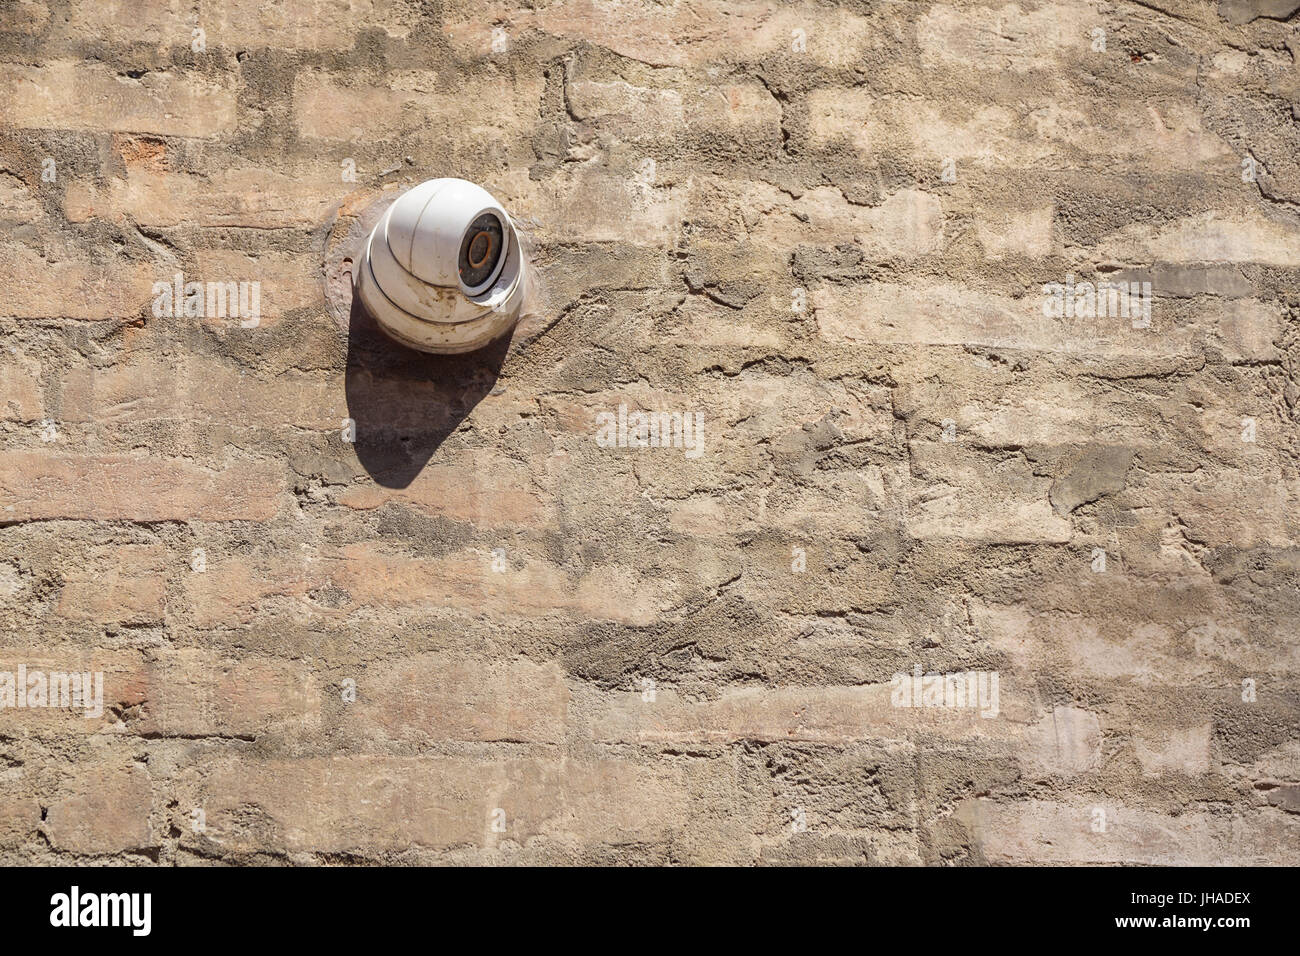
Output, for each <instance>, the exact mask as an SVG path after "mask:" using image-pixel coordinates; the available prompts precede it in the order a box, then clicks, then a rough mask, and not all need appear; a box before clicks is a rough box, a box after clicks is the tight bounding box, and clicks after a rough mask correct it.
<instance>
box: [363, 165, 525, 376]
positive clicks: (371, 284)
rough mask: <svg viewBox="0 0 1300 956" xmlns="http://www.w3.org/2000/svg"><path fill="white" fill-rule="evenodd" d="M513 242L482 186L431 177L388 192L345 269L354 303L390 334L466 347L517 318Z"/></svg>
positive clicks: (419, 345) (418, 342)
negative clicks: (384, 207)
mask: <svg viewBox="0 0 1300 956" xmlns="http://www.w3.org/2000/svg"><path fill="white" fill-rule="evenodd" d="M525 270H526V265H525V262H524V253H523V248H522V246H521V244H520V241H519V234H518V231H517V230H516V229H515V226H514V223H513V221H512V220H511V219H510V216H509V215H508V214H507V213H506V211H505V209H504V208H502V206H501V204H500V203H499V202H497V201H496V200H495V199H494V198H492V195H491V193H489V192H488V191H487V190H486V189H484V188H483V187H482V186H477V185H475V184H474V183H471V182H467V181H466V180H464V179H431V180H428V181H427V182H423V183H420V184H419V185H418V186H415V187H414V188H412V189H410V190H408V191H407V192H405V193H403V194H402V195H401V196H399V197H398V199H397V201H396V202H394V203H393V205H392V206H390V207H389V209H388V211H387V212H386V213H384V215H383V217H382V218H381V219H380V220H379V222H378V224H376V226H375V228H374V229H373V230H372V231H371V233H370V235H369V236H368V237H367V239H366V243H365V246H364V248H363V249H362V252H361V255H360V257H359V259H358V262H357V266H356V269H355V273H354V282H355V285H356V291H357V294H358V295H359V296H360V298H361V303H362V305H364V306H365V308H366V311H368V312H369V313H370V314H371V315H372V316H373V317H374V319H375V321H376V322H378V323H379V327H380V328H382V329H383V330H384V332H386V333H387V334H388V335H389V336H390V337H391V338H393V339H395V340H396V341H398V342H401V343H402V344H403V345H407V346H409V347H411V348H413V349H418V350H420V351H422V352H436V353H442V354H454V353H459V352H472V351H474V350H475V349H480V348H482V347H483V346H485V345H487V344H489V343H490V342H492V341H493V340H495V339H496V338H498V337H499V336H501V335H504V334H505V333H506V332H507V331H509V330H510V329H511V328H512V327H513V326H514V324H515V322H517V321H518V319H519V311H520V308H521V307H522V305H523V299H524V288H525V281H524V280H525Z"/></svg>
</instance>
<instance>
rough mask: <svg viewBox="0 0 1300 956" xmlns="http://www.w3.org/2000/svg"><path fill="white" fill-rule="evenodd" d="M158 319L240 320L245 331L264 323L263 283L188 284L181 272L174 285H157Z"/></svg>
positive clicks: (169, 283) (156, 305) (171, 282)
mask: <svg viewBox="0 0 1300 956" xmlns="http://www.w3.org/2000/svg"><path fill="white" fill-rule="evenodd" d="M152 295H153V297H154V300H153V314H154V318H157V319H162V318H169V319H177V318H187V319H224V318H232V319H239V320H240V322H239V325H240V327H241V328H245V329H255V328H257V326H258V325H260V324H261V321H262V283H260V282H257V281H252V282H245V281H242V280H241V281H239V282H208V283H203V282H186V281H185V275H184V273H181V272H178V273H176V274H175V275H174V276H172V280H171V281H170V282H155V283H154V284H153V292H152Z"/></svg>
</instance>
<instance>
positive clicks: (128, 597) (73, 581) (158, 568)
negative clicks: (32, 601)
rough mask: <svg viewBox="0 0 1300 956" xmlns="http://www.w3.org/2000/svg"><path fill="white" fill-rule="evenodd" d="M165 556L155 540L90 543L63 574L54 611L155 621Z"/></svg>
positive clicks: (86, 616) (161, 595) (159, 615)
mask: <svg viewBox="0 0 1300 956" xmlns="http://www.w3.org/2000/svg"><path fill="white" fill-rule="evenodd" d="M166 556H167V552H166V550H165V549H163V548H161V547H159V546H157V545H130V544H128V545H121V546H119V547H103V548H95V549H93V550H92V551H91V553H90V554H88V555H87V556H86V558H85V562H84V563H83V564H76V565H74V566H73V567H72V568H71V569H70V570H69V572H68V573H67V574H66V575H65V578H64V582H63V589H62V590H61V591H60V592H59V603H58V605H57V606H56V611H57V612H58V613H59V614H60V615H62V616H63V617H66V618H71V619H72V620H76V621H122V622H130V623H150V622H156V621H161V620H162V618H163V611H164V604H165V597H166V575H165V568H164V561H165V560H166Z"/></svg>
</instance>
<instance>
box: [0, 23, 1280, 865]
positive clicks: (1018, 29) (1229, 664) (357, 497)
mask: <svg viewBox="0 0 1300 956" xmlns="http://www.w3.org/2000/svg"><path fill="white" fill-rule="evenodd" d="M1294 6H1295V3H1294V2H1287V0H1222V2H1220V3H1217V4H1215V3H1206V2H1193V0H1163V2H1162V3H1159V4H1154V3H1153V4H1137V3H1129V2H1118V3H1086V2H1077V3H1066V2H1055V3H1053V2H1035V0H1022V2H1021V3H1006V4H1000V3H996V2H994V3H991V4H983V3H964V2H959V3H927V2H914V3H909V2H895V3H868V2H848V0H846V2H842V3H838V4H834V3H812V2H810V3H802V4H800V3H772V2H764V0H760V2H754V0H741V2H738V3H737V2H731V0H725V2H724V0H696V2H687V0H680V2H677V3H664V4H661V3H655V2H651V0H628V2H625V3H621V4H618V5H614V4H606V3H601V2H592V0H557V2H549V3H541V2H539V3H538V4H537V9H533V8H532V5H530V4H526V3H509V2H507V3H501V4H487V5H484V4H481V3H477V2H475V3H471V2H468V0H447V2H446V3H442V4H439V3H436V2H434V3H427V4H422V3H419V2H416V0H315V2H307V0H303V2H298V3H291V2H287V0H279V2H276V0H203V2H195V3H181V2H175V0H172V2H155V0H116V2H91V0H85V2H68V0H3V2H0V124H2V125H0V228H2V229H3V235H2V237H0V276H3V278H4V280H5V287H4V289H3V294H0V346H3V349H2V350H0V416H2V418H3V421H2V422H0V441H2V442H3V446H4V450H3V454H0V525H2V527H0V626H2V627H3V635H4V637H3V642H2V643H3V647H2V648H0V670H3V669H8V670H9V671H16V669H17V667H18V666H19V665H20V664H23V665H25V666H26V667H27V668H28V670H29V671H31V670H38V669H45V670H73V669H76V670H86V671H92V672H93V671H102V672H103V674H104V712H103V714H102V716H99V717H97V718H93V719H87V718H86V717H85V716H83V715H81V714H80V713H76V712H72V711H69V710H59V709H50V708H45V709H22V710H20V709H17V708H16V707H15V708H12V709H10V708H2V709H0V858H3V859H4V860H5V861H8V862H21V861H30V862H40V863H51V862H56V861H89V860H108V859H111V860H119V861H130V862H142V863H146V862H159V863H183V864H188V863H203V862H209V861H228V862H270V863H274V862H285V861H292V862H312V861H315V862H322V861H356V862H362V861H367V862H368V861H383V862H427V861H448V862H516V861H525V862H555V861H585V862H597V863H605V862H638V863H666V862H695V863H714V862H729V863H742V864H748V863H754V862H759V863H771V862H865V863H929V864H940V863H982V862H991V863H1002V862H1017V863H1019V862H1040V863H1045V862H1089V863H1101V862H1104V863H1109V862H1124V863H1151V862H1174V863H1217V862H1244V863H1256V862H1263V863H1274V862H1282V861H1286V860H1294V858H1295V854H1296V851H1297V849H1300V818H1298V817H1297V816H1296V814H1297V812H1298V811H1300V734H1298V732H1297V730H1298V727H1297V725H1298V722H1300V690H1298V688H1297V684H1296V674H1297V669H1298V668H1297V663H1298V660H1297V657H1298V651H1297V646H1298V645H1297V637H1296V618H1297V611H1298V610H1300V595H1298V593H1297V584H1298V583H1300V547H1298V543H1297V542H1298V540H1300V518H1297V514H1298V512H1297V508H1296V505H1297V503H1298V502H1297V499H1298V498H1300V476H1298V474H1297V470H1296V455H1297V451H1298V450H1300V445H1298V443H1297V436H1296V431H1295V420H1296V403H1297V399H1298V397H1300V394H1298V392H1297V379H1296V367H1295V363H1296V360H1297V357H1298V355H1300V344H1298V340H1297V320H1298V319H1300V293H1298V292H1297V279H1298V278H1300V127H1298V126H1297V123H1298V122H1300V76H1298V74H1297V65H1296V56H1297V53H1300V35H1298V32H1297V25H1296V22H1295V21H1294V20H1292V21H1291V22H1286V18H1287V17H1288V16H1289V15H1290V14H1291V10H1290V9H1289V8H1292V7H1294ZM1157 8H1159V9H1157ZM1256 14H1261V15H1260V16H1256ZM196 29H201V30H202V31H203V33H202V34H201V35H199V36H198V38H197V39H196V35H195V34H194V33H193V31H194V30H196ZM1097 30H1100V31H1103V32H1102V33H1100V34H1099V33H1096V32H1094V31H1097ZM199 39H201V40H202V42H201V43H200V42H198V40H199ZM1103 47H1104V49H1103ZM196 48H199V49H196ZM1243 160H1247V161H1248V162H1246V163H1245V164H1243ZM349 163H351V164H352V165H354V166H355V170H356V176H355V182H349V181H347V179H346V178H345V175H344V174H345V172H346V170H348V169H349ZM437 175H457V176H462V177H465V178H468V179H472V180H476V181H479V182H481V183H483V184H484V185H486V186H487V187H488V188H489V189H491V190H492V191H494V192H495V193H496V194H497V195H498V196H499V198H500V199H501V200H502V201H503V202H504V203H505V204H506V206H507V208H509V209H511V210H512V211H513V212H515V213H516V214H517V215H518V216H519V217H520V219H521V221H522V222H523V224H524V225H525V227H526V228H527V230H528V233H529V235H530V237H531V241H532V243H533V245H534V264H535V267H536V269H537V275H538V278H539V283H540V285H539V291H538V296H537V298H536V303H535V308H534V309H533V311H532V312H531V314H530V315H529V316H528V317H527V318H526V319H525V321H524V322H523V323H522V325H521V327H520V329H519V330H518V332H517V334H516V335H515V337H514V339H513V341H512V342H511V344H510V346H509V350H508V352H503V350H501V349H497V350H493V351H491V352H489V353H488V354H487V355H483V356H476V357H473V358H470V359H458V360H449V359H437V358H427V357H420V356H417V355H414V354H412V353H404V352H402V351H401V350H400V349H398V348H396V347H395V346H389V345H386V344H385V343H384V342H383V341H382V340H381V339H379V338H378V337H377V335H376V333H375V332H374V330H373V328H372V327H370V326H369V324H368V323H366V322H365V321H364V317H352V318H349V316H348V314H347V304H346V296H345V295H344V296H343V297H342V299H340V293H341V292H342V291H344V290H341V289H339V288H338V287H337V286H334V287H332V288H331V289H330V290H329V292H328V294H327V291H326V285H327V283H326V282H325V280H324V264H325V262H326V260H327V258H329V257H331V256H333V257H334V258H335V259H336V260H338V259H341V258H342V257H343V256H345V255H346V253H347V248H346V242H345V237H346V235H347V232H348V227H349V226H353V225H355V220H356V217H357V216H359V215H360V214H361V213H362V212H363V211H365V210H367V209H371V210H373V208H374V206H375V203H376V202H378V201H379V200H381V199H383V198H384V197H387V198H390V199H391V197H392V196H394V195H396V192H397V191H398V190H399V189H400V188H403V187H405V186H409V185H411V184H413V183H415V182H417V181H419V180H420V179H424V178H429V177H432V176H437ZM178 272H179V273H182V274H183V275H184V277H185V278H186V279H187V280H195V281H202V282H209V281H220V282H237V281H240V280H245V281H257V282H259V283H260V288H261V314H260V316H259V320H258V322H257V323H256V325H252V324H251V323H248V322H244V323H241V322H240V321H236V320H231V319H229V318H219V317H206V316H197V317H186V316H184V315H183V314H182V315H180V316H178V317H171V316H167V315H164V316H158V315H155V311H154V304H155V295H154V291H153V288H152V287H153V283H155V282H158V281H162V282H169V281H171V279H172V277H173V275H174V274H176V273H178ZM1067 276H1073V277H1074V279H1075V280H1076V281H1080V282H1082V281H1085V280H1095V279H1097V278H1098V277H1099V276H1100V277H1103V278H1107V277H1108V278H1116V277H1121V276H1122V277H1124V278H1125V279H1134V280H1135V281H1138V282H1143V281H1147V282H1151V283H1152V290H1153V294H1154V299H1153V302H1152V310H1151V321H1150V324H1149V327H1147V328H1134V327H1133V323H1132V322H1131V321H1130V320H1129V319H1127V318H1122V317H1114V316H1110V317H1105V318H1089V317H1079V316H1070V317H1064V316H1062V317H1047V316H1045V315H1044V313H1043V308H1042V306H1043V301H1044V295H1043V291H1042V289H1043V286H1044V285H1045V284H1047V283H1053V282H1056V283H1064V282H1066V279H1067ZM244 325H250V326H251V327H243V326H244ZM620 404H626V405H627V406H629V408H631V409H633V410H635V409H637V408H649V409H663V410H668V411H677V412H683V413H686V412H689V413H698V414H700V415H702V416H703V432H702V438H703V446H702V447H703V451H702V453H701V454H699V455H698V456H694V455H688V454H687V453H686V450H685V449H667V448H658V449H656V448H650V449H635V448H618V447H614V448H608V447H602V445H601V444H600V443H599V442H598V441H597V415H598V414H600V413H601V412H610V411H616V410H617V409H618V407H619V405H620ZM347 419H350V420H352V421H353V422H355V427H356V442H355V444H353V443H349V442H348V441H345V440H344V438H343V427H344V422H345V420H347ZM1246 420H1249V421H1246ZM1252 427H1253V429H1254V432H1253V436H1252V435H1251V433H1250V430H1251V428H1252ZM1249 437H1253V439H1254V440H1253V441H1248V440H1244V439H1245V438H1249ZM1102 551H1104V552H1105V566H1104V570H1101V569H1100V567H1101V558H1100V557H1099V552H1102ZM801 561H802V563H803V564H804V569H803V570H802V571H801V570H798V568H799V566H800V563H801ZM918 666H919V667H920V668H922V669H923V670H925V671H927V672H929V671H936V672H944V673H951V672H963V671H971V670H975V671H985V672H996V673H997V675H998V676H999V680H1000V703H999V709H998V713H997V716H996V717H992V718H985V717H981V716H980V715H979V713H978V712H975V711H972V710H970V709H943V708H921V709H907V708H901V707H895V706H892V704H891V685H890V679H891V677H892V675H894V674H895V673H897V672H908V673H910V672H912V670H913V668H915V667H918ZM353 686H354V687H355V700H354V701H353V700H348V699H346V698H347V697H349V696H350V695H349V688H351V687H353ZM1252 687H1253V689H1254V694H1253V699H1251V698H1252V694H1251V688H1252ZM198 811H201V814H200V813H199V812H198ZM498 811H500V812H498ZM1103 817H1104V825H1103V823H1102V820H1103Z"/></svg>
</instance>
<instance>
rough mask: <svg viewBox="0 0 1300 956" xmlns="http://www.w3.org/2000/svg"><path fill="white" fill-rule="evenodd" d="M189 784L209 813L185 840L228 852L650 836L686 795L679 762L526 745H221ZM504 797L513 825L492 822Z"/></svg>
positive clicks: (664, 830)
mask: <svg viewBox="0 0 1300 956" xmlns="http://www.w3.org/2000/svg"><path fill="white" fill-rule="evenodd" d="M182 787H183V788H184V789H185V791H186V793H187V796H189V795H192V799H193V800H194V801H195V805H197V806H201V807H202V808H203V810H204V812H205V817H206V830H205V832H204V833H203V834H202V835H201V836H195V835H193V834H185V835H184V836H183V837H182V840H183V841H185V842H203V843H207V844H209V845H211V846H213V847H215V848H219V849H220V850H222V851H225V852H232V851H245V852H248V851H258V850H266V849H274V850H280V851H282V852H283V851H292V852H303V851H308V852H317V853H331V852H335V853H338V852H364V853H367V854H383V853H389V852H397V851H403V850H408V849H411V848H448V847H453V846H456V845H460V844H469V845H471V846H478V847H489V846H492V845H495V844H496V843H497V842H498V841H505V840H511V841H514V842H516V843H519V844H526V843H527V842H529V841H530V840H536V839H545V840H546V841H548V842H550V843H553V844H571V845H572V844H578V845H591V844H599V843H629V842H638V843H651V842H655V841H664V840H670V839H672V838H673V837H674V836H675V835H676V834H678V833H680V832H681V831H682V830H683V829H684V827H685V822H686V807H687V802H688V797H689V793H688V788H687V782H686V780H685V779H684V774H683V772H682V771H681V770H680V769H679V768H676V767H673V766H672V765H655V764H644V763H634V762H631V761H625V760H619V759H601V760H566V761H562V762H561V761H555V760H547V759H544V758H535V759H533V758H526V757H504V758H486V759H474V758H468V757H413V758H408V757H378V756H374V757H366V756H346V757H323V758H322V757H314V758H300V759H297V760H269V761H264V760H252V761H247V760H241V759H239V758H234V757H224V758H217V759H216V760H212V761H207V762H205V763H204V765H203V766H202V767H201V769H200V768H196V769H195V770H193V771H186V772H184V773H183V774H182ZM497 809H500V810H503V811H505V817H504V820H505V826H506V830H505V832H504V833H496V832H493V831H492V829H491V826H492V823H493V819H494V817H493V814H494V811H495V810H497Z"/></svg>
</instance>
